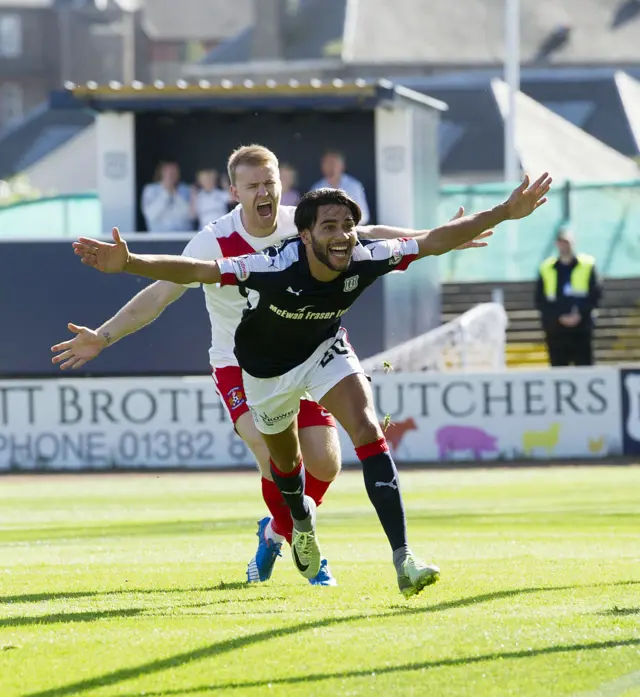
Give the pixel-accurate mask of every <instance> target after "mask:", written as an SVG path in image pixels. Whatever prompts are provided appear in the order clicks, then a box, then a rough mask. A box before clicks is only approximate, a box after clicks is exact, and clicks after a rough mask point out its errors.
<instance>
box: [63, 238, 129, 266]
mask: <svg viewBox="0 0 640 697" xmlns="http://www.w3.org/2000/svg"><path fill="white" fill-rule="evenodd" d="M111 234H112V236H113V241H114V242H115V244H110V243H109V242H100V241H99V240H92V239H91V238H89V237H80V238H79V239H78V241H77V242H74V243H73V245H72V247H73V251H74V252H75V254H76V255H77V256H79V257H80V261H82V263H83V264H86V265H87V266H93V268H94V269H98V271H102V272H104V273H120V272H121V271H124V269H125V266H126V265H127V261H128V259H129V248H128V247H127V243H126V242H125V241H124V240H123V239H122V238H121V237H120V232H119V231H118V228H117V227H114V228H113V231H112V233H111Z"/></svg>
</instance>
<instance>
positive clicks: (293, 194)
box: [280, 164, 300, 206]
mask: <svg viewBox="0 0 640 697" xmlns="http://www.w3.org/2000/svg"><path fill="white" fill-rule="evenodd" d="M297 179H298V173H297V172H296V170H295V169H294V168H293V167H292V166H291V165H288V164H282V165H280V182H281V183H282V198H281V199H280V203H281V204H282V205H283V206H297V205H298V201H299V200H300V192H299V191H298V190H297V189H295V185H296V183H297Z"/></svg>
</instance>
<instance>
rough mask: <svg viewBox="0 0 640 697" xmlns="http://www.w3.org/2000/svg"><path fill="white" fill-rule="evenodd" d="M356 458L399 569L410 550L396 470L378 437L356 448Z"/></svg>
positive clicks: (385, 444) (387, 450) (387, 447)
mask: <svg viewBox="0 0 640 697" xmlns="http://www.w3.org/2000/svg"><path fill="white" fill-rule="evenodd" d="M356 455H357V456H358V459H359V460H360V462H362V472H363V474H364V483H365V486H366V488H367V494H369V499H370V500H371V503H372V504H373V507H374V508H375V509H376V513H377V514H378V518H379V519H380V523H381V524H382V527H383V529H384V531H385V533H386V535H387V538H388V540H389V544H390V545H391V549H392V550H393V562H394V564H395V566H396V568H399V566H400V565H401V564H402V562H403V561H404V559H405V557H406V556H407V554H409V553H410V551H409V547H408V545H407V524H406V519H405V515H404V506H403V504H402V496H401V494H400V483H399V481H398V470H397V469H396V466H395V464H394V462H393V458H392V457H391V455H390V454H389V446H388V445H387V442H386V440H385V439H384V438H381V439H380V440H378V441H376V442H375V443H369V444H367V445H363V446H361V447H359V448H356Z"/></svg>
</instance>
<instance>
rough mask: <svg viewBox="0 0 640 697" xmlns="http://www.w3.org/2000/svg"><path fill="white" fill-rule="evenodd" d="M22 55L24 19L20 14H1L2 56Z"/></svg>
mask: <svg viewBox="0 0 640 697" xmlns="http://www.w3.org/2000/svg"><path fill="white" fill-rule="evenodd" d="M20 55H22V19H21V17H20V15H0V57H2V58H17V57H18V56H20Z"/></svg>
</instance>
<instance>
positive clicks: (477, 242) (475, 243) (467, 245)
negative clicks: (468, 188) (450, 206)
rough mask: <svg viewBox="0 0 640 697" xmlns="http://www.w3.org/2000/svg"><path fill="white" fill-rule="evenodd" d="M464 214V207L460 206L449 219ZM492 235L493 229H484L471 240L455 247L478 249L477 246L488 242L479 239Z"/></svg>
mask: <svg viewBox="0 0 640 697" xmlns="http://www.w3.org/2000/svg"><path fill="white" fill-rule="evenodd" d="M463 215H464V207H463V206H460V208H458V212H457V213H456V214H455V215H454V216H453V218H451V220H458V218H462V216H463ZM491 235H493V230H485V231H484V232H483V233H481V234H480V235H478V236H477V237H475V238H474V239H472V240H469V242H465V243H464V244H461V245H460V246H459V247H456V249H478V248H479V247H486V246H487V244H488V242H482V241H481V240H484V239H486V238H487V237H491Z"/></svg>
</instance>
